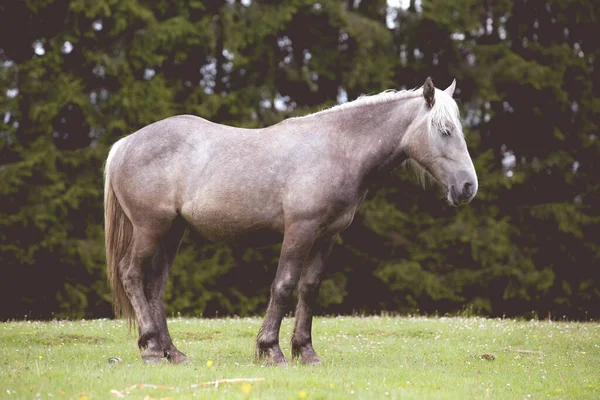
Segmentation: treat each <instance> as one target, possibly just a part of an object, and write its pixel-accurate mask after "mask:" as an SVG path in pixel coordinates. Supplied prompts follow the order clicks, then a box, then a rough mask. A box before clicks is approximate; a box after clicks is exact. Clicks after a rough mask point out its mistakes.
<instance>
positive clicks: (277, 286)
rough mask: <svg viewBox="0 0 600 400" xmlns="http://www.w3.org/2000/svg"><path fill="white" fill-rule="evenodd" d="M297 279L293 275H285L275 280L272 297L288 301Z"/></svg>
mask: <svg viewBox="0 0 600 400" xmlns="http://www.w3.org/2000/svg"><path fill="white" fill-rule="evenodd" d="M296 283H297V282H296V281H295V280H294V279H292V278H291V277H285V278H282V279H278V280H276V281H275V282H273V287H272V289H271V297H272V298H273V299H275V300H281V301H286V300H288V299H290V298H291V297H292V293H293V292H294V289H295V288H296Z"/></svg>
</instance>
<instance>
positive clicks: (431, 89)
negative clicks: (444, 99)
mask: <svg viewBox="0 0 600 400" xmlns="http://www.w3.org/2000/svg"><path fill="white" fill-rule="evenodd" d="M423 97H425V101H426V102H427V105H428V106H429V107H433V105H434V104H435V86H433V82H432V81H431V77H430V76H428V77H427V79H426V80H425V84H424V85H423Z"/></svg>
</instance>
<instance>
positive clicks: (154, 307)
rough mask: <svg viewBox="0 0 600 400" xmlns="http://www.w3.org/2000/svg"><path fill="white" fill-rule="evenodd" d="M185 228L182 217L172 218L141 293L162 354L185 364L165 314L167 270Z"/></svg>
mask: <svg viewBox="0 0 600 400" xmlns="http://www.w3.org/2000/svg"><path fill="white" fill-rule="evenodd" d="M185 228H186V222H185V221H184V220H183V218H181V217H177V218H175V220H173V223H172V224H171V228H170V229H169V232H168V233H167V234H166V235H165V236H164V237H163V238H162V239H160V241H159V246H158V249H157V250H156V253H155V254H154V257H153V258H152V263H151V264H150V265H149V268H147V270H146V271H144V293H145V295H146V298H147V299H148V304H149V305H150V310H151V312H152V316H153V318H154V321H155V322H156V324H157V325H158V328H159V332H160V333H159V336H160V343H161V345H162V348H163V350H164V356H165V357H166V358H167V360H169V361H170V362H172V363H174V364H179V363H184V364H187V363H189V359H188V358H187V356H186V355H185V354H183V353H182V352H180V351H179V350H177V348H176V347H175V345H174V344H173V340H172V339H171V335H170V334H169V329H168V327H167V319H166V316H165V307H164V295H165V288H166V286H167V280H168V278H169V271H170V269H171V265H173V261H175V256H176V255H177V250H179V244H180V243H181V238H182V236H183V233H184V231H185Z"/></svg>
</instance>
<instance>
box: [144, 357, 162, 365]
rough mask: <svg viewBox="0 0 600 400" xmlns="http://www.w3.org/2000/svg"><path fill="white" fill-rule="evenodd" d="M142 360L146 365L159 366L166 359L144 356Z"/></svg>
mask: <svg viewBox="0 0 600 400" xmlns="http://www.w3.org/2000/svg"><path fill="white" fill-rule="evenodd" d="M142 360H144V362H145V363H146V364H150V365H158V364H160V363H162V362H163V360H164V357H161V356H142Z"/></svg>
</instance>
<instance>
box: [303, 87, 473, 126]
mask: <svg viewBox="0 0 600 400" xmlns="http://www.w3.org/2000/svg"><path fill="white" fill-rule="evenodd" d="M417 97H423V87H422V86H421V87H419V88H416V89H412V90H394V89H388V90H385V91H383V92H381V93H377V94H373V95H362V96H360V97H359V98H357V99H356V100H353V101H349V102H347V103H343V104H338V105H336V106H333V107H331V108H327V109H325V110H321V111H318V112H315V113H313V114H309V115H306V116H307V117H309V116H314V115H321V114H329V113H332V112H336V111H341V110H350V109H354V108H359V107H363V106H368V105H374V104H380V103H389V102H392V101H398V100H405V99H413V98H417ZM427 118H428V121H427V123H428V126H429V132H433V131H434V129H433V128H435V129H437V130H438V131H439V130H442V129H443V128H444V127H445V126H446V124H447V123H448V121H449V122H451V123H452V124H453V125H454V126H455V127H456V128H459V129H460V128H461V123H460V112H459V109H458V105H457V104H456V101H455V100H454V99H453V98H452V96H450V95H449V94H448V93H446V92H445V91H443V90H440V89H437V88H436V89H435V103H434V105H433V107H432V108H431V112H430V113H429V115H428V117H427ZM460 130H462V129H460Z"/></svg>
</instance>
